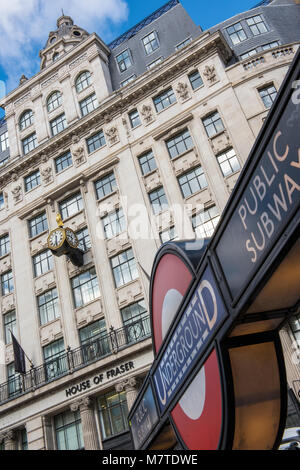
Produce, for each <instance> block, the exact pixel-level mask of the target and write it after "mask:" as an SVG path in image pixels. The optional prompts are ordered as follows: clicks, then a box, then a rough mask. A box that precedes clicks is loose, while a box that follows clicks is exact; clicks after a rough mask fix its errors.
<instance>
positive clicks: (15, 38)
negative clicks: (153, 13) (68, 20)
mask: <svg viewBox="0 0 300 470" xmlns="http://www.w3.org/2000/svg"><path fill="white" fill-rule="evenodd" d="M62 9H63V10H64V14H65V15H68V16H71V17H72V18H73V20H74V23H75V24H77V25H78V26H80V27H82V28H84V29H86V30H87V31H88V32H89V33H92V32H96V33H97V34H98V35H99V36H100V37H101V39H103V40H104V41H105V42H110V41H111V40H112V39H114V37H115V36H114V35H113V34H114V33H113V32H114V31H115V30H116V29H117V26H118V25H120V24H121V23H122V22H123V21H126V19H127V16H128V5H127V3H126V0H85V1H82V0H26V1H24V0H0V38H1V41H0V68H1V69H2V70H3V71H4V73H5V74H6V76H7V77H8V80H7V83H6V87H7V90H8V91H10V90H11V89H13V88H15V87H16V86H18V84H19V78H20V76H21V75H22V74H23V73H24V74H25V75H26V76H28V77H30V76H32V75H34V74H35V73H37V72H38V71H39V66H40V60H39V55H38V54H39V51H40V50H41V49H43V47H44V46H45V44H46V41H47V39H48V34H49V32H50V31H54V30H55V29H56V20H57V18H58V17H59V16H61V14H62ZM117 34H118V33H117ZM0 78H3V77H1V76H0Z"/></svg>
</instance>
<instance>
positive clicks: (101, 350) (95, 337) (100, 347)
mask: <svg viewBox="0 0 300 470" xmlns="http://www.w3.org/2000/svg"><path fill="white" fill-rule="evenodd" d="M79 336H80V343H81V350H82V352H83V359H84V362H85V363H86V362H89V361H93V360H94V359H96V358H99V357H103V356H105V355H106V354H109V353H110V344H109V337H108V335H107V332H106V325H105V320H104V319H102V320H98V321H96V322H94V323H91V324H90V325H88V326H85V327H84V328H81V329H80V330H79Z"/></svg>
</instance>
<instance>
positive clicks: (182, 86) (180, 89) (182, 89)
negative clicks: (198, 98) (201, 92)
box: [176, 82, 189, 100]
mask: <svg viewBox="0 0 300 470" xmlns="http://www.w3.org/2000/svg"><path fill="white" fill-rule="evenodd" d="M176 91H177V93H178V94H179V96H180V98H181V99H182V100H186V99H187V98H189V89H188V86H187V84H186V83H182V82H179V83H178V84H177V88H176Z"/></svg>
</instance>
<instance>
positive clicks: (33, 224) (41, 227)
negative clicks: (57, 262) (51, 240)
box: [28, 212, 48, 238]
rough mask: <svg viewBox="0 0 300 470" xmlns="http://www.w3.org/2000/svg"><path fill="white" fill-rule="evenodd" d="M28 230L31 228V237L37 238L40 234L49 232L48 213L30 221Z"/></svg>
mask: <svg viewBox="0 0 300 470" xmlns="http://www.w3.org/2000/svg"><path fill="white" fill-rule="evenodd" d="M28 228H29V237H30V238H32V237H35V236H36V235H39V234H40V233H43V232H45V231H46V230H48V222H47V215H46V212H43V213H42V214H39V215H37V216H36V217H33V219H30V220H29V221H28Z"/></svg>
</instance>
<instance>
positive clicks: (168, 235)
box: [159, 227, 178, 243]
mask: <svg viewBox="0 0 300 470" xmlns="http://www.w3.org/2000/svg"><path fill="white" fill-rule="evenodd" d="M159 236H160V240H161V242H162V243H165V242H170V241H172V240H176V238H178V237H177V233H176V230H175V227H170V228H168V229H167V230H164V231H163V232H161V233H160V234H159Z"/></svg>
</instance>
